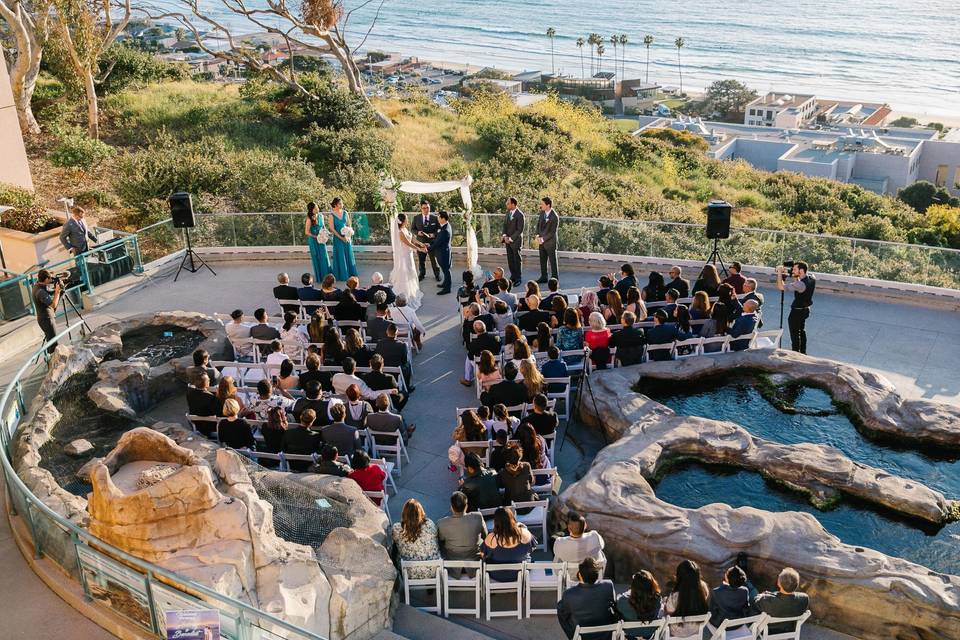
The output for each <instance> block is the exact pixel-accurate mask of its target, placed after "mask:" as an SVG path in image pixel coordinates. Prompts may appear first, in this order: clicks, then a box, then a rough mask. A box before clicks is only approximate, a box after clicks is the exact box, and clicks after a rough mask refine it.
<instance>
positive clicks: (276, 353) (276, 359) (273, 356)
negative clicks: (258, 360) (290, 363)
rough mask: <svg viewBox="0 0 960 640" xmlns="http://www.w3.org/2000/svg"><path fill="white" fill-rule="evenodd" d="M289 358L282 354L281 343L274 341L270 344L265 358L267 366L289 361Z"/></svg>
mask: <svg viewBox="0 0 960 640" xmlns="http://www.w3.org/2000/svg"><path fill="white" fill-rule="evenodd" d="M289 359H290V356H288V355H287V354H285V353H284V352H283V343H282V342H280V341H279V340H274V341H273V342H271V343H270V355H268V356H267V364H280V363H281V362H283V361H284V360H289Z"/></svg>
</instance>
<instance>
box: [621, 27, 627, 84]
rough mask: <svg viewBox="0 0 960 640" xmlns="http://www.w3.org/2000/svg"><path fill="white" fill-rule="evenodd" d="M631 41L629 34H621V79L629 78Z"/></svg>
mask: <svg viewBox="0 0 960 640" xmlns="http://www.w3.org/2000/svg"><path fill="white" fill-rule="evenodd" d="M628 42H629V39H628V38H627V34H625V33H621V34H620V78H621V79H622V78H625V77H626V76H627V43H628Z"/></svg>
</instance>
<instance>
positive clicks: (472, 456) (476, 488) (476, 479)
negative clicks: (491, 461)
mask: <svg viewBox="0 0 960 640" xmlns="http://www.w3.org/2000/svg"><path fill="white" fill-rule="evenodd" d="M463 470H464V475H463V478H461V479H460V483H459V487H458V488H459V489H460V491H462V492H463V494H464V495H465V496H467V503H468V505H469V509H470V511H476V510H478V509H492V508H493V507H498V506H500V505H501V504H502V501H501V498H500V484H499V480H497V473H496V472H495V471H492V470H490V469H487V468H486V467H484V466H483V462H481V461H480V456H478V455H477V454H476V453H473V452H472V451H471V452H470V453H466V454H464V456H463Z"/></svg>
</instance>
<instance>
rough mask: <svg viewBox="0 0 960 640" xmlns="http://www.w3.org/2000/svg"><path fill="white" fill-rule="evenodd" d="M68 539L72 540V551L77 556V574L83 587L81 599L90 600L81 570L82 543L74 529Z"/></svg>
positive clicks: (88, 590)
mask: <svg viewBox="0 0 960 640" xmlns="http://www.w3.org/2000/svg"><path fill="white" fill-rule="evenodd" d="M70 541H71V542H73V552H74V554H75V555H76V557H77V575H78V576H80V586H82V587H83V600H84V602H92V601H93V597H92V596H91V595H90V585H89V584H87V575H86V573H84V571H83V561H81V560H80V545H81V544H82V543H81V542H80V536H78V535H77V532H76V531H71V532H70Z"/></svg>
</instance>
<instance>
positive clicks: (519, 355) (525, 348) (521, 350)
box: [511, 340, 537, 378]
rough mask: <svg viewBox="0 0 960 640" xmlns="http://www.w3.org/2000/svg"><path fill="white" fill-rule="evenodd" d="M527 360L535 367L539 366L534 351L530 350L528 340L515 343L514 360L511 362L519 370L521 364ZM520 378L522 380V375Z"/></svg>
mask: <svg viewBox="0 0 960 640" xmlns="http://www.w3.org/2000/svg"><path fill="white" fill-rule="evenodd" d="M525 360H529V361H530V362H531V363H532V364H533V365H534V366H536V364H537V358H536V356H534V355H533V351H532V350H531V349H530V343H528V342H527V341H526V340H521V341H519V342H515V343H514V345H513V359H512V360H511V362H513V364H515V365H517V369H519V368H520V364H521V363H522V362H523V361H525ZM520 377H521V378H522V377H523V376H522V375H521V376H520Z"/></svg>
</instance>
